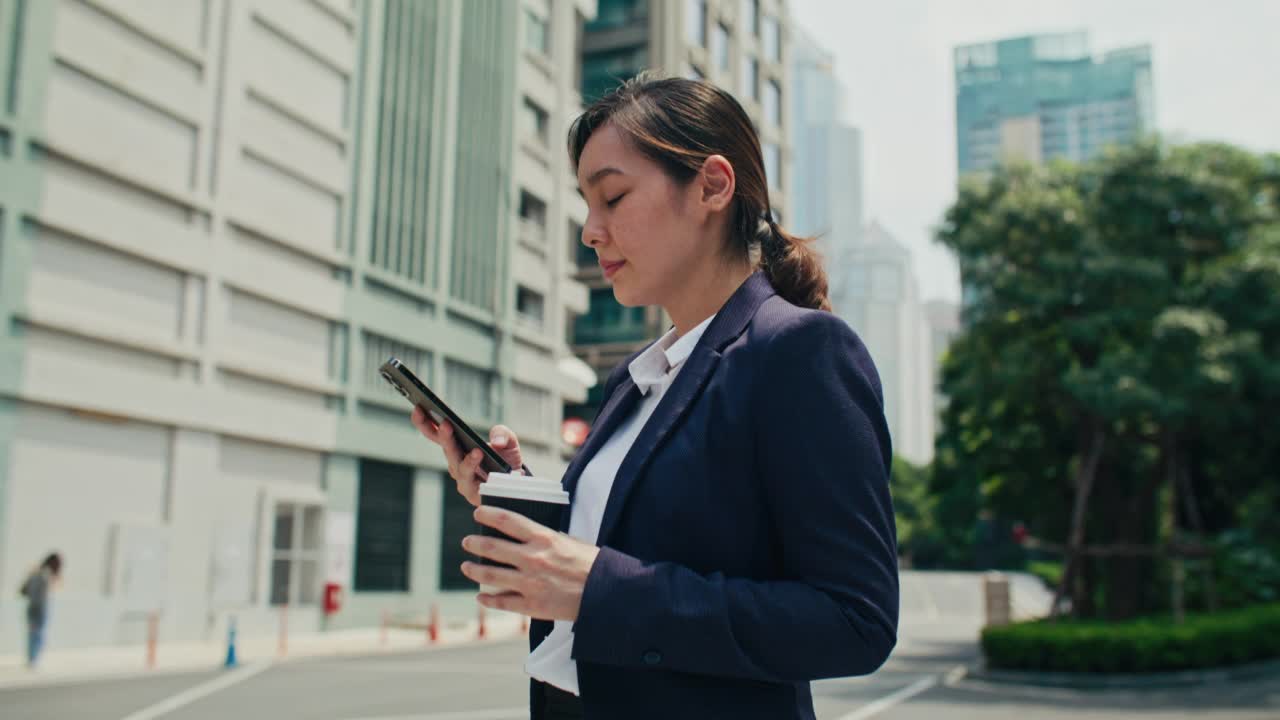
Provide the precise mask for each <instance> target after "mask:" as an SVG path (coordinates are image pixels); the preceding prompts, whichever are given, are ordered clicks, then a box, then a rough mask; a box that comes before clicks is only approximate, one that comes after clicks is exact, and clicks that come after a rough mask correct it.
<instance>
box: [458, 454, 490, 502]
mask: <svg viewBox="0 0 1280 720" xmlns="http://www.w3.org/2000/svg"><path fill="white" fill-rule="evenodd" d="M483 461H484V453H482V452H480V451H479V450H478V449H477V450H472V451H471V452H470V453H468V454H467V455H466V457H464V458H463V459H462V461H461V462H460V463H458V470H457V473H456V474H454V476H453V479H454V481H456V482H457V483H458V492H460V493H462V496H463V497H465V498H466V499H467V502H469V503H471V504H472V505H475V506H479V505H480V483H481V482H483V481H484V480H485V479H486V478H487V477H488V475H489V473H487V472H485V471H483V470H481V469H480V463H481V462H483ZM451 469H452V466H451Z"/></svg>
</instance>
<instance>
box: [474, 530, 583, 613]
mask: <svg viewBox="0 0 1280 720" xmlns="http://www.w3.org/2000/svg"><path fill="white" fill-rule="evenodd" d="M475 519H476V522H478V523H480V524H481V525H487V526H489V527H491V528H493V529H495V530H499V531H501V532H502V533H504V534H506V535H507V536H509V537H512V538H515V539H516V540H518V541H519V542H509V541H507V540H503V539H502V538H495V537H486V536H483V535H468V536H467V537H465V538H463V539H462V548H463V549H464V550H466V551H467V552H469V553H471V554H472V555H478V556H480V557H483V558H487V559H489V560H495V561H497V562H500V563H506V564H507V565H512V566H514V568H515V569H510V568H500V567H493V566H491V565H482V564H480V563H474V562H465V563H463V564H462V573H463V574H464V575H466V576H467V577H469V578H471V579H472V580H474V581H476V582H477V583H480V584H481V585H487V586H492V587H496V588H498V589H499V591H500V592H498V593H481V594H480V595H479V600H480V604H481V605H483V606H485V607H489V608H494V609H496V610H507V611H510V612H514V613H519V614H521V615H528V616H529V617H531V618H535V619H538V620H570V621H573V620H577V619H578V608H579V607H580V606H581V605H582V592H583V589H584V588H585V587H586V585H587V576H588V575H589V574H591V566H592V565H593V564H595V561H596V555H598V554H600V548H598V547H596V546H595V545H589V544H587V543H585V542H582V541H581V540H578V539H577V538H573V537H570V536H568V535H566V534H564V533H561V532H556V531H555V530H552V529H551V528H548V527H545V526H543V525H539V524H538V523H536V522H534V521H532V520H530V519H528V518H526V517H525V516H523V515H520V514H517V513H513V512H511V511H509V510H503V509H502V508H496V507H480V508H476V511H475Z"/></svg>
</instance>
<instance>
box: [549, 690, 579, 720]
mask: <svg viewBox="0 0 1280 720" xmlns="http://www.w3.org/2000/svg"><path fill="white" fill-rule="evenodd" d="M543 687H544V688H545V690H544V697H545V698H546V702H547V705H546V708H547V714H546V715H544V716H543V717H545V718H546V720H582V700H581V699H579V698H578V696H577V695H574V694H573V693H571V692H565V691H564V690H561V689H560V688H558V687H555V686H554V685H549V684H544V685H543Z"/></svg>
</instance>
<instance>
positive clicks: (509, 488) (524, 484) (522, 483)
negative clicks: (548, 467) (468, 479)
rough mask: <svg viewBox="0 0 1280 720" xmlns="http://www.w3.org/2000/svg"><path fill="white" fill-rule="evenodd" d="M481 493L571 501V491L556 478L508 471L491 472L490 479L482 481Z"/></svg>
mask: <svg viewBox="0 0 1280 720" xmlns="http://www.w3.org/2000/svg"><path fill="white" fill-rule="evenodd" d="M480 494H481V495H490V496H494V497H505V498H513V499H518V500H534V501H538V502H551V503H559V504H567V503H568V502H569V493H567V492H565V489H564V488H563V487H561V486H560V483H559V482H557V481H555V480H547V479H545V478H536V477H530V476H528V475H512V474H508V473H489V479H488V480H486V481H485V482H482V483H480Z"/></svg>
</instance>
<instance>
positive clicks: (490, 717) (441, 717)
mask: <svg viewBox="0 0 1280 720" xmlns="http://www.w3.org/2000/svg"><path fill="white" fill-rule="evenodd" d="M528 717H529V708H528V707H524V706H522V707H518V708H497V709H494V710H461V711H458V712H443V713H431V714H430V715H384V716H380V717H364V718H351V720H512V719H513V718H528Z"/></svg>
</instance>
